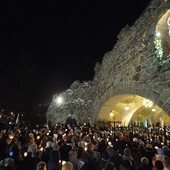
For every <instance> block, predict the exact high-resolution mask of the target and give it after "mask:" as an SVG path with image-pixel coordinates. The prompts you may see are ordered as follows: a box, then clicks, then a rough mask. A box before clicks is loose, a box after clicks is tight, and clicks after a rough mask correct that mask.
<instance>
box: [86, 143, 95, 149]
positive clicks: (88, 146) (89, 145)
mask: <svg viewBox="0 0 170 170" xmlns="http://www.w3.org/2000/svg"><path fill="white" fill-rule="evenodd" d="M87 149H88V150H90V151H93V150H94V145H93V143H91V142H90V143H88V144H87Z"/></svg>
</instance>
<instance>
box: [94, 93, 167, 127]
mask: <svg viewBox="0 0 170 170" xmlns="http://www.w3.org/2000/svg"><path fill="white" fill-rule="evenodd" d="M111 112H112V113H113V114H110V113H111ZM160 117H162V120H163V122H164V124H166V125H167V124H168V125H169V124H170V117H169V115H168V114H167V113H166V112H165V111H163V110H162V109H161V108H160V107H159V106H157V105H155V104H154V103H153V102H152V101H150V100H148V99H146V98H144V97H142V96H137V95H131V94H123V95H116V96H113V97H111V98H110V99H109V100H107V101H106V102H105V103H104V104H103V105H102V107H101V108H100V111H99V113H98V116H97V120H99V121H101V122H102V121H103V122H109V121H113V119H114V121H115V122H119V124H121V125H125V126H128V125H129V124H131V123H132V122H133V123H135V124H138V125H139V124H140V125H142V124H144V119H147V120H148V121H149V124H152V125H153V124H156V123H158V122H159V123H160V124H161V123H162V122H160V120H159V119H160Z"/></svg>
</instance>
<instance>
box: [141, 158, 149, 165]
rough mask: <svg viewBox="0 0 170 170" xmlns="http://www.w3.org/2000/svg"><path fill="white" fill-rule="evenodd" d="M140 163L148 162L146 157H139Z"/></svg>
mask: <svg viewBox="0 0 170 170" xmlns="http://www.w3.org/2000/svg"><path fill="white" fill-rule="evenodd" d="M141 163H142V164H149V160H148V158H146V157H142V158H141Z"/></svg>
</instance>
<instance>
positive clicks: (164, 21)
mask: <svg viewBox="0 0 170 170" xmlns="http://www.w3.org/2000/svg"><path fill="white" fill-rule="evenodd" d="M155 48H156V55H157V59H158V61H159V64H160V66H166V65H168V66H170V10H167V12H166V13H165V14H164V15H163V16H162V17H161V18H160V20H159V21H158V22H157V25H156V34H155Z"/></svg>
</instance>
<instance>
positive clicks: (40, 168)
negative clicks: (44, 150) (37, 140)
mask: <svg viewBox="0 0 170 170" xmlns="http://www.w3.org/2000/svg"><path fill="white" fill-rule="evenodd" d="M36 170H47V168H46V163H45V162H42V161H40V162H38V163H37V167H36Z"/></svg>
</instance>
